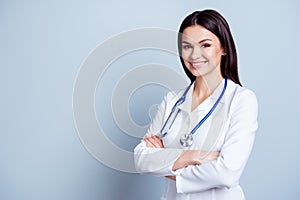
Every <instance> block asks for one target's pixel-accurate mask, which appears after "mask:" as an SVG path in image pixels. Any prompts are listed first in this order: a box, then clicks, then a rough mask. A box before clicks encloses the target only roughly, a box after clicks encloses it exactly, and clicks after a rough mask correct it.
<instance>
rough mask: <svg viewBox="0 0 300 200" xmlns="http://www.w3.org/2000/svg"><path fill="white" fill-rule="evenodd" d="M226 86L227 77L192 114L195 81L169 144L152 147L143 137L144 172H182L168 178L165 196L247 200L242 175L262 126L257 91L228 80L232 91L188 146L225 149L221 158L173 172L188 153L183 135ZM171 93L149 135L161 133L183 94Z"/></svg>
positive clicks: (140, 167)
mask: <svg viewBox="0 0 300 200" xmlns="http://www.w3.org/2000/svg"><path fill="white" fill-rule="evenodd" d="M223 86H224V79H223V81H222V82H221V83H220V85H219V86H218V87H217V89H216V90H215V91H214V92H213V94H212V95H211V96H210V97H209V98H207V99H206V100H205V101H204V102H202V103H201V104H200V105H199V106H198V107H197V108H195V109H194V110H193V111H192V112H191V104H192V93H193V89H194V85H192V86H191V88H190V89H189V91H188V93H187V95H186V100H185V102H184V103H182V104H181V105H180V106H179V108H180V110H181V112H180V113H179V114H178V116H177V118H176V120H175V121H174V123H173V125H172V127H171V129H170V131H169V133H168V134H167V135H166V136H165V137H164V138H163V139H162V140H163V143H164V146H165V148H147V147H146V143H145V142H144V141H143V140H142V141H141V143H140V144H138V145H137V146H136V148H135V149H134V155H135V166H136V169H137V171H138V172H140V173H143V174H151V175H155V176H161V177H164V176H168V175H176V181H173V180H170V179H166V187H165V190H164V194H163V196H162V198H161V199H162V200H200V199H201V200H243V199H245V197H244V194H243V191H242V189H241V187H240V185H239V179H240V176H241V174H242V172H243V169H244V167H245V165H246V162H247V160H248V157H249V155H250V152H251V149H252V146H253V142H254V138H255V133H256V130H257V127H258V125H257V113H258V105H257V99H256V95H255V94H254V93H253V92H252V91H251V90H249V89H246V88H244V87H241V86H239V85H238V84H235V83H234V82H233V81H231V80H229V79H228V83H227V89H226V91H225V94H224V96H223V98H222V99H221V101H220V103H219V105H218V106H217V108H216V109H215V111H214V112H213V114H212V115H211V116H210V117H209V118H208V119H207V120H206V121H205V122H204V123H203V125H202V126H201V127H200V128H199V129H198V130H197V131H196V133H195V134H194V135H193V136H194V143H193V145H192V146H191V147H189V148H186V149H201V150H207V151H220V156H219V157H218V159H217V160H214V161H211V162H208V163H205V164H201V165H191V166H188V167H185V168H183V169H179V170H176V171H172V166H173V164H174V162H175V161H176V160H177V158H178V157H179V156H180V154H181V153H182V151H183V147H182V146H181V145H180V142H179V139H180V137H181V136H182V135H183V134H184V133H188V132H190V131H191V130H192V129H193V128H194V127H195V125H196V124H197V123H198V122H199V121H200V120H201V119H202V118H203V117H204V116H205V115H206V114H207V112H208V111H209V110H210V109H211V107H212V106H213V104H214V103H215V101H216V100H217V98H218V97H219V95H220V93H221V91H222V89H223ZM183 92H184V89H183V90H181V91H179V92H169V93H168V94H167V95H166V96H165V98H164V100H163V101H162V103H161V104H160V106H159V107H158V111H157V113H156V116H155V117H154V118H153V121H152V123H151V125H150V127H149V129H148V131H147V134H146V135H151V134H158V133H159V131H160V130H161V128H162V126H163V124H164V122H165V121H166V119H167V117H168V116H169V114H170V112H171V109H172V108H173V106H174V104H175V102H176V101H177V100H178V99H179V98H180V97H181V96H182V94H183Z"/></svg>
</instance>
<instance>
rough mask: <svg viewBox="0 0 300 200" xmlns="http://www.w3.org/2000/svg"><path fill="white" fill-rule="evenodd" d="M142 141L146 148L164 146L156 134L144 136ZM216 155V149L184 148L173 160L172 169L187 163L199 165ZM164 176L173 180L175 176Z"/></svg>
mask: <svg viewBox="0 0 300 200" xmlns="http://www.w3.org/2000/svg"><path fill="white" fill-rule="evenodd" d="M144 141H145V142H146V146H147V147H148V148H164V144H163V142H162V140H161V139H160V138H159V137H157V136H156V135H152V136H148V137H145V138H144ZM201 155H205V156H201ZM218 156H219V152H217V151H210V152H204V151H201V150H184V151H183V152H182V154H181V155H180V156H179V157H178V159H177V160H176V161H175V162H174V164H173V167H172V170H173V171H176V170H178V169H181V168H184V167H187V166H189V165H201V164H203V163H206V162H210V161H212V160H216V159H217V158H218ZM166 178H169V179H172V180H174V181H175V180H176V176H166Z"/></svg>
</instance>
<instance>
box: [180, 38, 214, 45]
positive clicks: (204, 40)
mask: <svg viewBox="0 0 300 200" xmlns="http://www.w3.org/2000/svg"><path fill="white" fill-rule="evenodd" d="M206 41H212V40H211V39H208V38H207V39H203V40H200V41H199V42H198V43H199V44H200V43H202V42H206ZM182 43H185V44H190V43H189V42H187V41H182Z"/></svg>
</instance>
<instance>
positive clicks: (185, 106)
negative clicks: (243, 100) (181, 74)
mask: <svg viewBox="0 0 300 200" xmlns="http://www.w3.org/2000/svg"><path fill="white" fill-rule="evenodd" d="M227 81H229V80H227ZM224 82H225V79H223V80H222V81H221V83H220V84H219V85H218V87H217V88H216V89H215V90H214V92H213V93H212V94H211V95H210V96H209V97H207V98H206V99H205V100H204V101H203V102H202V103H201V104H200V105H198V106H197V108H196V109H195V110H198V111H203V110H207V109H210V108H211V107H212V106H213V104H214V103H215V102H216V101H217V99H218V98H219V96H220V94H221V93H222V90H223V87H224ZM227 89H228V84H227V88H226V90H227ZM193 91H194V83H193V84H192V85H191V87H190V89H189V91H188V93H187V94H186V99H185V101H184V102H183V103H182V104H181V105H179V106H178V107H179V108H180V109H181V110H183V111H186V112H188V113H190V112H191V108H192V98H193ZM182 94H183V92H182ZM182 94H181V95H182ZM225 94H226V91H225ZM225 94H224V96H223V98H222V99H221V100H220V103H222V104H223V103H224V102H225Z"/></svg>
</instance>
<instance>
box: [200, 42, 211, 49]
mask: <svg viewBox="0 0 300 200" xmlns="http://www.w3.org/2000/svg"><path fill="white" fill-rule="evenodd" d="M210 46H211V45H210V44H208V43H203V44H202V45H201V47H203V48H207V47H210Z"/></svg>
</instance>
